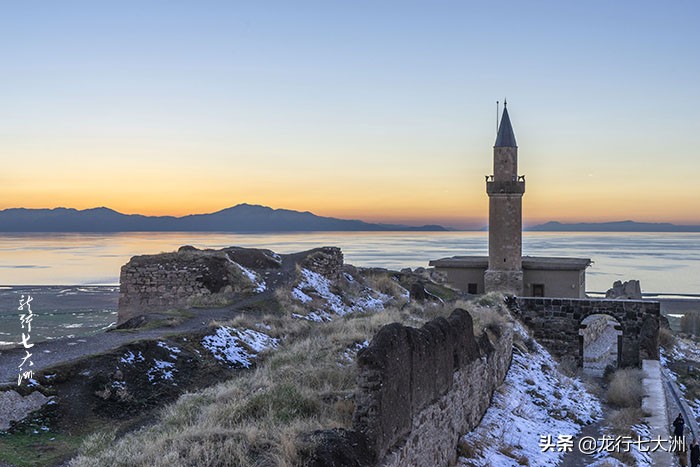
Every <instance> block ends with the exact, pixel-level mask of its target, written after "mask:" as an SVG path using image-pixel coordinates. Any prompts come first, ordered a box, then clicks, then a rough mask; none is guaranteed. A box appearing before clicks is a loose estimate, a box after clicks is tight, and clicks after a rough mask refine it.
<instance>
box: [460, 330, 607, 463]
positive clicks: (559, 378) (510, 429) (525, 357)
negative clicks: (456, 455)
mask: <svg viewBox="0 0 700 467" xmlns="http://www.w3.org/2000/svg"><path fill="white" fill-rule="evenodd" d="M514 331H515V332H516V333H518V334H520V336H521V337H522V338H523V339H528V335H527V332H526V331H525V329H524V328H523V327H522V325H521V324H520V323H516V324H515V326H514ZM534 345H535V350H534V352H532V353H522V352H521V351H520V350H519V349H517V348H514V349H513V360H512V363H511V366H510V369H509V370H508V374H507V375H506V379H505V381H504V382H503V384H502V385H501V386H500V387H499V388H498V389H497V390H496V392H494V395H493V400H492V403H491V406H490V407H489V409H488V410H487V411H486V413H485V414H484V417H483V419H482V420H481V423H480V424H479V426H478V427H477V428H476V429H475V430H473V431H472V432H471V433H469V434H467V435H466V436H464V438H463V439H464V441H465V442H466V443H468V444H470V445H471V446H475V447H481V449H480V452H478V453H477V457H475V458H472V459H466V458H460V459H459V464H460V465H462V466H466V465H474V466H479V467H481V466H483V467H486V466H492V465H498V466H510V465H519V464H518V463H517V462H516V461H515V460H514V457H516V458H518V457H521V456H522V457H525V458H527V459H530V461H532V460H534V459H537V464H536V465H538V466H552V467H553V466H556V465H558V463H559V462H560V460H561V457H562V456H563V455H564V454H565V453H563V452H557V451H554V452H552V451H548V452H542V449H541V447H540V440H541V438H540V437H541V436H548V435H549V436H551V437H552V439H553V440H556V439H557V436H558V435H560V434H562V435H572V436H573V435H576V434H577V433H579V432H580V431H581V427H582V426H583V425H585V424H589V423H592V422H594V421H596V420H597V419H599V418H600V416H601V413H602V411H601V406H600V402H599V401H598V399H597V398H596V397H595V396H593V395H592V394H590V393H588V392H587V391H586V389H585V387H584V386H583V383H582V382H581V381H580V380H579V379H577V378H569V377H567V376H564V375H563V374H561V373H560V372H559V371H558V370H557V369H556V366H557V363H556V362H555V360H554V359H553V358H552V356H551V355H550V354H549V352H547V350H545V349H544V348H543V347H542V346H541V345H540V344H538V343H537V342H535V343H534ZM504 447H507V449H503V448H504ZM501 451H504V452H508V453H509V455H506V454H504V452H501Z"/></svg>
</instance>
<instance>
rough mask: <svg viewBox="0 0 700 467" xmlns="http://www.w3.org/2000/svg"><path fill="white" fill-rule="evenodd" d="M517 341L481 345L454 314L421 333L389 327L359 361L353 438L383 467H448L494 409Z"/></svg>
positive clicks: (485, 339)
mask: <svg viewBox="0 0 700 467" xmlns="http://www.w3.org/2000/svg"><path fill="white" fill-rule="evenodd" d="M512 341H513V335H512V330H511V329H510V328H508V329H506V330H504V331H503V333H502V335H500V336H491V337H489V336H488V335H484V336H482V337H481V338H475V337H474V334H473V326H472V319H471V316H470V315H469V313H467V312H466V311H464V310H460V309H457V310H455V311H454V312H453V313H452V314H451V315H450V317H449V318H448V319H444V318H438V319H435V320H433V321H431V322H429V323H427V324H426V325H425V326H423V327H422V328H421V329H416V328H410V327H406V326H403V325H400V324H398V323H394V324H390V325H387V326H385V327H383V328H382V329H381V330H380V331H379V333H378V334H377V335H376V336H375V338H374V339H373V340H372V343H371V344H370V346H369V347H368V348H367V349H365V350H364V351H362V352H361V353H360V355H358V367H359V368H358V370H359V375H358V392H357V395H356V409H355V415H354V424H353V425H354V426H353V429H354V431H355V432H359V433H361V434H363V435H364V437H365V439H366V440H367V442H368V444H369V446H370V449H371V450H372V451H373V452H374V454H375V459H379V462H378V465H386V466H405V465H436V466H437V465H448V464H451V463H454V462H455V461H456V454H457V450H456V448H457V443H458V441H459V438H460V437H461V436H462V435H464V434H465V433H467V432H468V431H470V430H472V429H473V428H474V427H475V426H476V425H477V424H478V423H479V421H480V420H481V417H482V416H483V414H484V412H485V411H486V409H487V408H488V407H489V404H490V401H491V395H492V394H493V391H494V390H495V389H496V388H497V387H498V386H499V385H500V384H501V383H502V382H503V379H504V378H505V374H506V372H507V370H508V368H509V366H510V360H511V356H512Z"/></svg>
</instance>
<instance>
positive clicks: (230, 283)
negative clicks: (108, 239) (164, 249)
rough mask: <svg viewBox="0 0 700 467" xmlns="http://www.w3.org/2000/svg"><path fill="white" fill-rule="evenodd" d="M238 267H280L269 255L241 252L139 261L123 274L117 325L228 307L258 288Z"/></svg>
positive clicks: (193, 252) (189, 251)
mask: <svg viewBox="0 0 700 467" xmlns="http://www.w3.org/2000/svg"><path fill="white" fill-rule="evenodd" d="M269 253H271V252H269ZM239 265H240V266H243V267H247V268H251V267H255V266H257V267H265V268H270V267H275V266H276V267H279V263H278V262H277V261H276V260H275V258H274V257H273V256H269V255H268V254H267V252H266V251H265V250H249V249H241V248H227V249H224V250H197V249H196V248H194V247H190V246H186V247H182V248H180V249H179V250H178V251H177V252H173V253H161V254H158V255H143V256H135V257H133V258H131V260H130V261H129V262H128V263H127V264H125V265H124V266H122V269H121V275H120V277H119V311H118V320H117V321H118V323H117V324H121V323H124V322H125V321H127V320H129V319H130V318H133V317H135V316H138V315H141V314H146V313H150V312H154V311H156V312H157V311H164V310H170V309H183V308H190V307H195V306H204V307H206V306H223V305H226V304H227V303H229V302H231V300H233V297H234V295H235V294H237V293H241V292H252V290H253V288H254V286H255V284H254V283H253V281H251V279H250V278H249V277H248V276H247V275H246V274H244V272H243V270H242V269H241V267H240V266H239Z"/></svg>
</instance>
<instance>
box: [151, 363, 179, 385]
mask: <svg viewBox="0 0 700 467" xmlns="http://www.w3.org/2000/svg"><path fill="white" fill-rule="evenodd" d="M175 371H177V369H176V368H175V364H174V363H171V362H166V361H163V360H153V366H152V367H151V368H150V369H149V370H148V372H146V376H148V381H154V380H155V379H156V378H160V379H163V380H165V379H167V380H170V381H172V380H173V372H175ZM154 384H155V383H154Z"/></svg>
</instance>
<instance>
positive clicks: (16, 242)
mask: <svg viewBox="0 0 700 467" xmlns="http://www.w3.org/2000/svg"><path fill="white" fill-rule="evenodd" d="M182 245H194V246H196V247H198V248H222V247H226V246H232V245H237V246H246V247H264V248H269V249H271V250H274V251H276V252H279V253H291V252H296V251H302V250H305V249H309V248H314V247H317V246H327V245H328V246H339V247H341V248H342V249H343V252H344V254H345V260H346V262H348V263H351V264H354V265H357V266H378V267H387V268H394V269H399V268H404V267H412V268H415V267H418V266H427V263H428V261H429V260H431V259H436V258H441V257H445V256H453V255H486V254H487V248H488V246H487V233H486V232H434V233H433V232H428V233H425V232H339V233H336V232H332V233H326V232H324V233H293V234H231V233H189V232H187V233H179V232H174V233H171V232H158V233H117V234H3V235H0V284H1V285H4V286H5V287H4V288H2V289H0V341H5V340H8V337H9V336H14V335H16V334H17V331H18V330H19V317H18V311H17V309H16V308H17V306H16V303H18V300H19V296H20V295H21V294H22V293H27V291H32V293H33V295H34V296H35V301H34V308H33V311H34V312H35V313H39V314H45V315H46V318H41V319H39V316H37V319H36V320H35V323H36V326H37V332H38V334H37V338H44V337H47V338H50V337H51V336H52V335H54V336H55V335H65V334H66V333H67V332H73V331H80V333H81V334H85V333H89V332H97V331H99V329H101V328H103V327H104V326H105V325H106V324H109V323H110V322H111V321H114V310H115V309H116V296H117V294H116V291H117V290H116V288H113V287H112V288H104V287H93V286H96V285H116V284H118V283H119V269H120V267H121V266H122V265H123V264H124V263H126V262H127V261H128V260H129V258H131V257H132V256H134V255H140V254H153V253H160V252H164V251H174V250H176V249H177V248H178V247H180V246H182ZM523 253H524V254H526V255H533V256H535V255H536V256H573V257H584V258H591V259H592V260H593V261H594V263H593V266H591V267H590V268H589V269H588V275H587V284H588V286H587V290H588V291H603V292H604V291H605V290H607V289H608V288H609V287H610V286H611V285H612V283H613V282H614V281H615V280H626V279H639V280H640V281H641V285H642V290H643V291H644V292H653V293H675V294H700V233H597V232H596V233H568V232H567V233H541V232H537V233H534V232H533V233H525V234H524V238H523ZM27 285H31V286H38V285H64V286H81V287H55V288H53V287H52V288H46V287H40V288H36V287H31V288H29V287H26V286H27ZM52 313H53V314H52ZM61 316H63V318H66V317H71V319H70V320H68V321H66V320H65V319H60V317H61ZM97 317H100V318H99V319H97ZM93 318H94V321H90V320H91V319H93ZM71 320H73V321H75V322H72V321H71ZM14 321H17V323H14ZM41 322H43V325H40V324H39V323H41ZM59 322H61V323H62V324H59ZM78 324H81V326H78ZM70 325H73V326H74V327H73V328H61V326H70ZM15 328H17V329H15ZM41 329H43V330H41ZM52 329H53V330H55V331H56V333H58V334H52V332H53V331H52ZM59 331H60V332H59ZM42 336H43V337H42Z"/></svg>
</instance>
